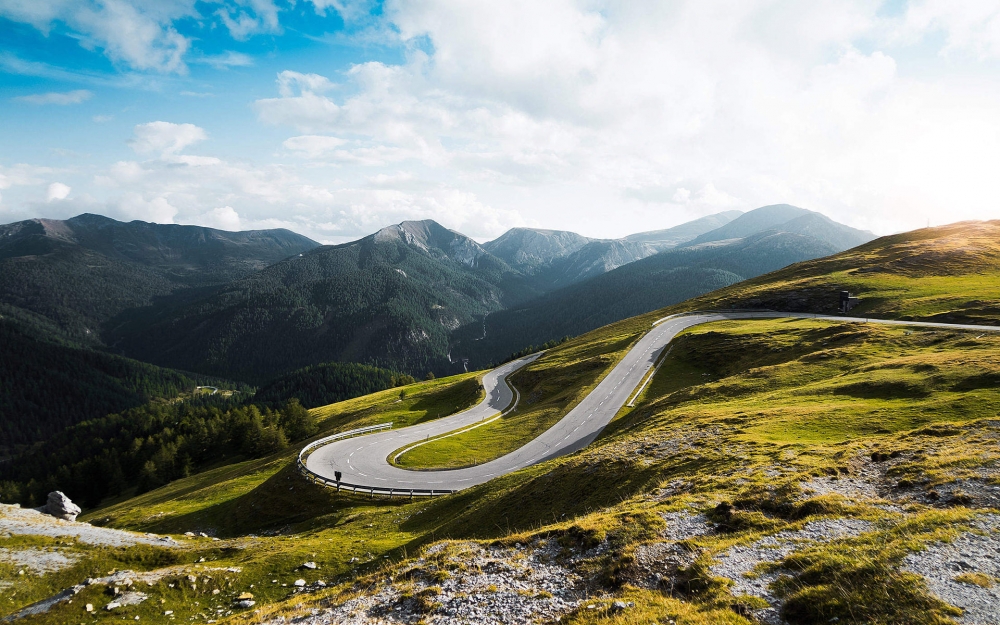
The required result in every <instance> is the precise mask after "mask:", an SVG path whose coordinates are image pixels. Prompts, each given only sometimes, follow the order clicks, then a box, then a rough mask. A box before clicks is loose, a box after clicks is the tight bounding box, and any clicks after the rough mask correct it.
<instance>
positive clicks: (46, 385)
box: [0, 318, 208, 455]
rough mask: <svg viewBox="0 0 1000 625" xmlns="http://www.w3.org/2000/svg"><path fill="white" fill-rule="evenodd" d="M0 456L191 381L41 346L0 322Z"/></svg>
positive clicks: (116, 359) (170, 393) (86, 352)
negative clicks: (16, 447)
mask: <svg viewBox="0 0 1000 625" xmlns="http://www.w3.org/2000/svg"><path fill="white" fill-rule="evenodd" d="M0 380H2V383H0V389H2V392H0V455H6V452H7V450H9V449H10V448H11V447H13V446H16V445H25V444H29V443H34V442H36V441H41V440H45V439H46V438H48V437H50V436H52V435H53V434H55V433H57V432H58V431H60V430H62V429H63V428H66V427H69V426H71V425H73V424H75V423H79V422H80V421H86V420H88V419H95V418H98V417H103V416H105V415H107V414H108V413H111V412H119V411H121V410H125V409H126V408H132V407H135V406H139V405H141V404H144V403H146V402H148V401H150V400H152V399H155V398H174V397H176V396H177V395H179V394H180V393H183V392H190V391H192V390H193V388H194V386H195V385H196V384H199V383H208V381H207V380H203V381H199V380H197V379H196V378H195V377H194V376H190V375H185V374H183V373H179V372H177V371H171V370H169V369H162V368H160V367H156V366H154V365H149V364H146V363H142V362H137V361H135V360H131V359H128V358H123V357H121V356H115V355H113V354H107V353H103V352H99V351H95V350H91V349H86V348H80V347H76V346H73V345H72V344H68V343H65V342H62V341H58V340H52V341H50V340H46V339H43V338H40V337H39V336H37V334H36V333H34V332H30V331H26V330H25V329H24V328H23V327H22V326H20V325H19V324H16V323H13V322H11V321H10V320H9V319H2V318H0Z"/></svg>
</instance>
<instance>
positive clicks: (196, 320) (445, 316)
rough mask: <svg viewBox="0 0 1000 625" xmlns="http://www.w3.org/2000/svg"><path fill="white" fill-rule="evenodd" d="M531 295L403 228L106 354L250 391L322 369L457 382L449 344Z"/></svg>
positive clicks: (129, 329)
mask: <svg viewBox="0 0 1000 625" xmlns="http://www.w3.org/2000/svg"><path fill="white" fill-rule="evenodd" d="M534 295H537V291H535V290H533V289H532V288H531V287H530V286H529V285H528V284H527V283H526V280H525V278H524V276H523V275H521V274H520V273H518V272H516V271H514V270H513V269H511V268H510V267H509V266H508V265H507V264H506V263H505V262H503V261H502V260H500V259H499V258H497V257H495V256H493V255H492V254H489V253H488V252H486V251H485V250H484V249H483V248H482V247H481V246H479V245H478V244H477V243H476V242H475V241H473V240H472V239H469V238H467V237H465V236H463V235H460V234H458V233H456V232H453V231H451V230H448V229H446V228H444V227H442V226H441V225H439V224H437V223H435V222H433V221H424V222H403V223H402V224H399V225H396V226H390V227H387V228H383V229H382V230H380V231H378V232H377V233H375V234H373V235H370V236H368V237H365V238H363V239H360V240H358V241H355V242H352V243H347V244H343V245H336V246H324V247H321V248H317V249H315V250H312V251H310V252H307V253H305V254H303V255H302V256H301V257H298V256H297V257H294V258H290V259H287V260H285V261H283V262H280V263H278V264H276V265H273V266H271V267H268V268H267V269H265V270H263V271H260V272H257V273H255V274H253V275H251V276H249V277H247V278H244V279H242V280H237V281H235V282H233V283H231V284H228V285H226V286H225V287H224V288H222V289H220V290H219V291H218V292H216V293H214V294H212V295H210V296H208V297H206V298H204V299H202V300H200V301H197V302H195V303H191V304H188V305H185V306H181V307H179V308H176V309H174V310H170V311H167V312H165V313H163V314H162V315H161V316H160V317H159V318H158V319H155V320H153V321H152V322H150V320H149V319H147V318H141V319H137V320H135V321H133V322H131V323H126V324H123V325H122V326H121V327H120V328H118V329H117V330H116V334H115V336H114V347H115V348H116V349H121V350H123V351H124V352H125V353H127V354H129V355H131V356H134V357H136V358H139V359H141V360H146V361H149V362H155V363H159V364H163V365H168V366H173V367H177V368H182V369H185V370H192V371H200V372H206V373H209V372H211V373H212V374H215V375H223V376H226V377H234V378H238V379H245V380H251V381H262V380H264V379H267V378H270V377H273V376H274V375H277V374H279V373H284V372H286V371H290V370H292V369H297V368H300V367H304V366H307V365H310V364H315V363H318V362H328V361H345V362H346V361H352V362H362V363H369V364H375V365H378V366H385V367H390V368H394V369H398V370H402V371H408V372H414V373H418V374H420V375H423V374H424V373H426V372H427V371H431V370H435V371H438V372H442V371H448V370H456V369H457V370H459V371H460V370H461V365H460V364H458V363H452V362H451V361H450V360H449V357H448V356H449V349H448V346H449V335H450V332H451V331H452V330H453V329H455V328H457V327H459V326H461V325H462V324H465V323H469V322H471V321H473V320H474V319H476V318H477V317H479V318H481V317H482V316H483V315H485V314H486V313H490V312H496V311H498V310H501V309H502V308H504V307H506V306H510V305H514V304H517V303H519V302H522V301H524V300H525V299H528V298H529V297H531V296H534Z"/></svg>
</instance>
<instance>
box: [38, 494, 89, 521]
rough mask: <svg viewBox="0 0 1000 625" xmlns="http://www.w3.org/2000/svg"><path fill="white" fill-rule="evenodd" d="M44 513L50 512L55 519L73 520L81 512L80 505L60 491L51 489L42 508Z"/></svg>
mask: <svg viewBox="0 0 1000 625" xmlns="http://www.w3.org/2000/svg"><path fill="white" fill-rule="evenodd" d="M42 510H43V511H44V512H45V513H46V514H51V515H52V516H54V517H56V518H57V519H62V520H64V521H75V520H76V517H77V516H78V515H79V514H80V513H81V512H83V511H82V510H81V509H80V506H78V505H76V504H75V503H73V501H72V500H70V498H69V497H67V496H66V495H64V494H63V492H62V491H58V490H56V491H52V492H51V493H49V499H48V501H47V502H46V504H45V507H44V508H43V509H42Z"/></svg>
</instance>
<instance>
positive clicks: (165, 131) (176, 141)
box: [129, 121, 207, 155]
mask: <svg viewBox="0 0 1000 625" xmlns="http://www.w3.org/2000/svg"><path fill="white" fill-rule="evenodd" d="M134 135H135V136H134V137H133V138H132V140H131V141H129V145H130V146H131V147H132V149H133V150H135V151H136V153H138V154H149V153H151V152H159V153H160V154H161V155H175V154H177V153H178V152H180V151H181V150H183V149H184V148H186V147H187V146H189V145H192V144H194V143H197V142H199V141H204V140H205V139H206V137H207V135H206V134H205V130H204V129H203V128H199V127H198V126H195V125H194V124H172V123H170V122H162V121H157V122H149V123H148V124H139V125H138V126H136V127H135V130H134Z"/></svg>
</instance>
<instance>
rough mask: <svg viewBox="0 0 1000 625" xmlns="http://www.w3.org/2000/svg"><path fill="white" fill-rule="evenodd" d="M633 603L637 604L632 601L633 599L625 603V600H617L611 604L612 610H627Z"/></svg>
mask: <svg viewBox="0 0 1000 625" xmlns="http://www.w3.org/2000/svg"><path fill="white" fill-rule="evenodd" d="M633 605H635V604H634V603H632V602H631V601H629V602H628V603H625V602H624V601H615V602H614V603H612V604H611V611H612V612H621V611H623V610H627V609H628V608H631V607H632V606H633Z"/></svg>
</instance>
